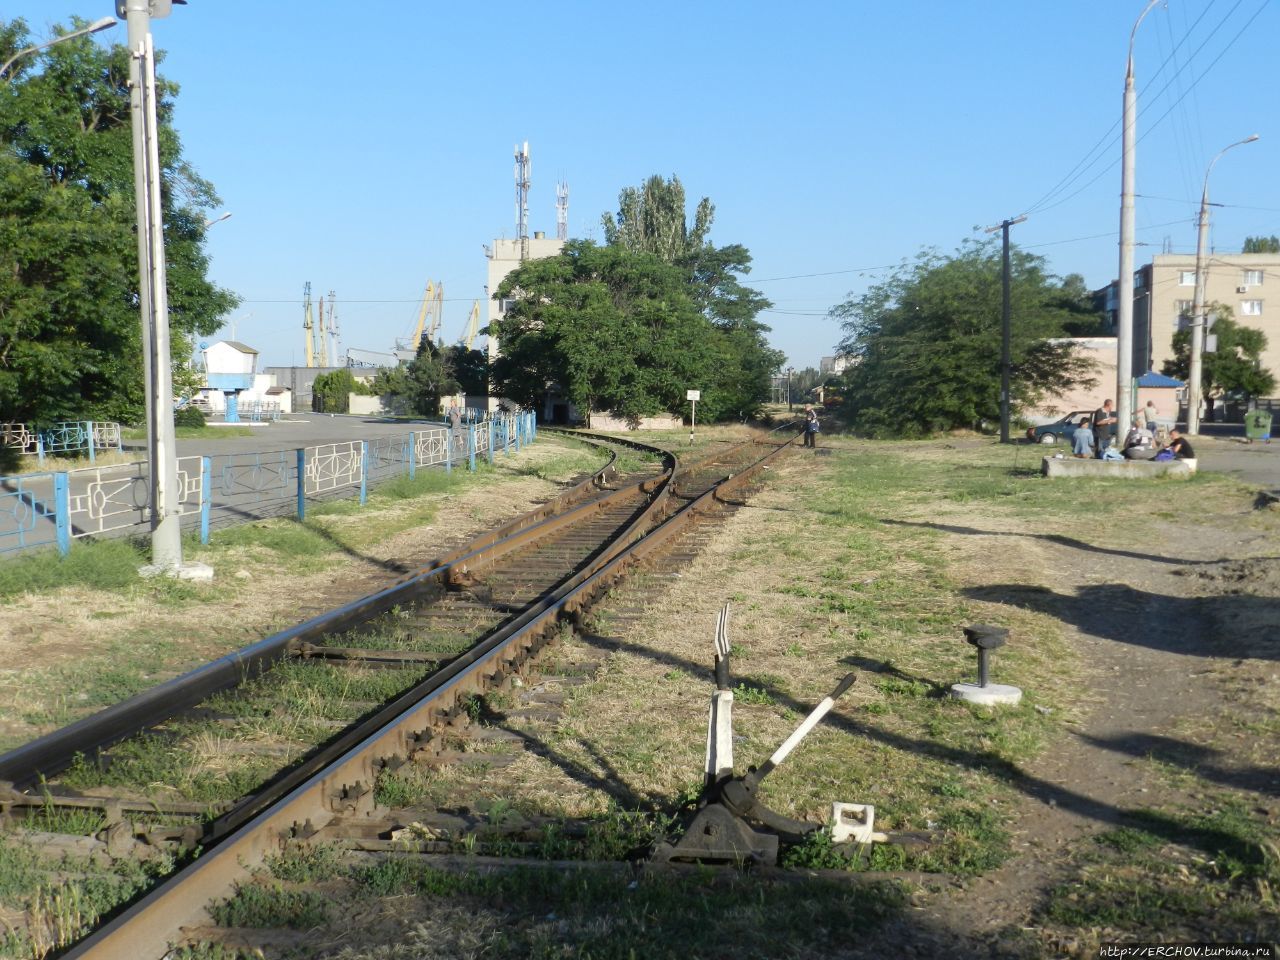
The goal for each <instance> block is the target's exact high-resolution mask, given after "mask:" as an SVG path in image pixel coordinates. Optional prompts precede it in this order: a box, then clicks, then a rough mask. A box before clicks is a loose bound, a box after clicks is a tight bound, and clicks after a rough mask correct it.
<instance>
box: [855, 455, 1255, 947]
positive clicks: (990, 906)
mask: <svg viewBox="0 0 1280 960" xmlns="http://www.w3.org/2000/svg"><path fill="white" fill-rule="evenodd" d="M961 446H963V445H961ZM1161 507H1162V504H1161V503H1160V502H1159V500H1158V498H1153V499H1152V501H1151V503H1150V504H1149V510H1148V511H1147V513H1148V514H1149V517H1150V522H1149V524H1145V525H1144V524H1138V525H1137V526H1136V527H1135V525H1134V524H1133V523H1123V524H1122V525H1120V526H1121V530H1120V531H1116V532H1118V533H1122V534H1123V533H1127V534H1129V536H1127V537H1126V536H1123V535H1122V536H1120V537H1115V536H1114V535H1113V536H1108V527H1109V526H1111V524H1112V522H1113V521H1112V520H1111V518H1108V517H1106V516H1105V515H1102V514H1101V512H1099V511H1091V510H1090V509H1089V506H1088V504H1087V503H1085V504H1082V509H1081V513H1080V517H1079V521H1080V522H1079V523H1078V524H1073V525H1072V527H1071V528H1070V529H1065V530H1064V529H1062V528H1061V527H1059V526H1057V525H1056V524H1051V525H1042V524H1036V523H1034V522H1033V523H1030V524H1028V523H1026V522H1024V521H1019V520H1018V519H1015V518H1012V517H1010V516H1009V514H1008V512H1007V511H1001V510H984V509H982V507H981V506H980V505H976V504H970V505H966V506H965V507H964V508H962V509H961V508H955V507H954V506H953V507H951V508H950V509H943V510H939V509H937V507H936V505H931V506H930V509H929V510H928V511H921V518H920V520H919V521H918V522H919V523H922V524H924V525H927V526H929V527H932V528H933V529H937V530H941V531H943V532H944V534H945V536H946V541H945V543H946V549H948V550H949V551H952V553H953V567H952V573H953V576H954V577H955V578H956V580H957V582H958V583H959V584H960V586H961V590H960V592H961V593H962V594H963V595H965V596H968V597H970V598H972V599H976V600H980V601H983V602H986V603H990V604H993V605H995V606H996V607H997V608H999V607H1006V608H1008V607H1016V608H1021V609H1024V610H1032V611H1036V612H1040V613H1045V614H1048V615H1050V616H1052V617H1054V618H1056V619H1057V620H1059V621H1060V622H1061V623H1062V625H1063V627H1064V629H1065V639H1066V641H1067V643H1068V644H1069V646H1070V647H1071V649H1072V650H1073V652H1074V653H1075V654H1076V656H1078V657H1079V658H1080V661H1081V665H1082V667H1083V670H1084V674H1083V681H1082V683H1081V684H1080V687H1079V690H1078V694H1079V706H1078V709H1077V711H1076V714H1077V716H1078V717H1079V719H1078V722H1074V723H1070V724H1067V725H1066V726H1065V733H1064V735H1063V736H1062V737H1061V739H1059V740H1058V741H1057V742H1056V743H1055V744H1054V745H1053V746H1052V747H1051V748H1050V749H1049V750H1048V751H1046V752H1045V753H1044V754H1042V755H1041V756H1039V757H1037V758H1036V759H1034V760H1032V761H1030V762H1029V763H1027V764H1025V765H1024V767H1023V769H1022V771H1021V776H1020V778H1019V782H1018V784H1017V785H1018V787H1019V789H1020V790H1021V791H1022V792H1023V794H1024V797H1025V799H1024V801H1023V803H1022V804H1021V806H1020V809H1019V811H1018V816H1017V820H1016V829H1015V835H1016V846H1017V850H1018V852H1017V855H1016V856H1014V857H1013V858H1012V859H1011V860H1009V861H1008V862H1007V863H1006V864H1005V865H1004V866H1003V867H1001V868H1000V869H998V870H996V871H994V872H992V873H989V874H987V875H984V876H982V877H980V878H978V879H976V880H973V881H970V882H968V883H967V884H965V885H964V886H963V887H962V888H960V889H958V890H957V889H949V890H947V891H946V892H945V893H939V894H934V895H926V896H922V897H919V898H918V899H917V900H916V902H915V909H914V910H913V911H912V912H911V913H910V914H909V915H908V916H907V917H905V918H904V919H903V920H901V921H899V922H897V923H896V924H894V925H893V926H892V927H891V928H890V929H888V930H887V931H885V932H883V933H882V934H881V940H882V943H883V942H886V941H887V942H891V943H893V945H894V949H895V951H897V953H898V955H901V956H920V957H932V956H941V955H947V956H951V957H970V956H972V957H988V956H990V957H1006V956H1022V955H1024V954H1025V953H1026V952H1028V951H1029V952H1030V953H1032V954H1037V955H1048V956H1094V955H1095V951H1096V949H1097V947H1098V945H1099V944H1100V943H1104V942H1108V941H1109V940H1113V939H1120V938H1121V937H1120V935H1119V933H1118V932H1117V931H1115V930H1110V929H1108V928H1107V927H1106V926H1105V925H1097V926H1090V927H1085V928H1076V929H1064V928H1063V927H1062V926H1061V925H1054V924H1051V923H1049V924H1046V923H1044V922H1043V913H1044V909H1045V906H1046V903H1047V902H1048V900H1049V899H1050V895H1051V893H1053V891H1054V890H1055V888H1056V887H1059V886H1060V885H1062V884H1064V883H1067V884H1069V883H1070V882H1071V881H1072V880H1073V871H1074V870H1075V869H1076V868H1077V867H1078V860H1079V854H1080V851H1081V849H1082V848H1084V847H1085V846H1086V844H1087V842H1088V841H1089V840H1090V838H1094V837H1096V836H1097V835H1098V834H1100V833H1101V832H1103V831H1105V830H1108V829H1110V828H1114V827H1116V826H1117V825H1119V824H1122V823H1124V822H1126V814H1127V813H1129V812H1132V811H1138V810H1144V809H1150V808H1155V807H1158V808H1160V809H1164V810H1172V809H1179V808H1186V809H1191V810H1195V809H1197V808H1198V809H1203V810H1207V809H1208V806H1210V805H1212V804H1215V803H1220V802H1221V801H1222V799H1223V788H1226V789H1228V790H1231V791H1235V792H1237V795H1238V796H1239V797H1241V798H1243V801H1244V802H1245V803H1247V804H1249V805H1252V806H1253V807H1254V809H1253V810H1252V811H1251V812H1253V813H1255V814H1258V815H1260V816H1262V817H1265V818H1266V822H1267V823H1268V824H1269V826H1270V828H1271V830H1272V834H1271V835H1272V836H1273V837H1274V836H1275V835H1276V833H1275V831H1276V830H1277V829H1280V766H1277V761H1278V760H1280V753H1278V752H1277V744H1276V743H1275V740H1274V737H1268V738H1266V739H1265V740H1264V741H1261V742H1259V741H1256V740H1254V739H1253V738H1252V737H1251V736H1250V735H1249V733H1248V730H1249V729H1250V728H1251V726H1252V727H1256V726H1257V725H1261V726H1262V727H1263V728H1264V729H1267V730H1273V729H1274V723H1275V719H1276V717H1277V715H1278V713H1277V708H1278V707H1280V692H1278V690H1277V684H1276V681H1277V680H1278V679H1280V665H1278V664H1277V660H1278V659H1280V555H1277V550H1276V539H1275V533H1276V526H1277V524H1276V520H1277V517H1276V515H1275V508H1274V507H1273V508H1270V510H1268V509H1267V508H1266V507H1265V506H1261V507H1260V506H1259V503H1258V501H1257V500H1255V498H1254V497H1253V496H1252V495H1251V493H1250V492H1249V491H1248V490H1246V489H1244V488H1243V487H1242V488H1241V489H1240V490H1239V491H1237V492H1235V493H1234V495H1228V496H1222V495H1221V494H1219V495H1218V496H1215V497H1213V498H1206V499H1205V500H1204V502H1203V503H1202V504H1200V507H1201V510H1200V511H1199V512H1198V513H1194V514H1193V513H1184V514H1182V515H1180V516H1170V515H1169V514H1168V513H1167V512H1162V510H1161ZM1135 531H1136V532H1137V535H1136V536H1135V535H1133V534H1134V532H1135ZM1109 542H1110V543H1115V544H1116V545H1114V546H1111V545H1107V544H1108V543H1109ZM1170 768H1173V771H1174V772H1175V773H1183V774H1187V775H1185V776H1182V777H1181V778H1178V777H1176V776H1174V777H1171V776H1170ZM1188 882H1192V881H1190V879H1189V880H1188ZM1266 897H1267V899H1269V891H1266ZM1274 928H1275V925H1274V922H1273V924H1272V929H1273V930H1274ZM1179 932H1180V931H1179V930H1178V929H1177V927H1176V926H1173V927H1170V928H1169V929H1168V930H1167V931H1165V932H1164V935H1163V936H1162V935H1161V934H1162V931H1161V930H1160V929H1158V928H1157V929H1155V930H1152V931H1150V933H1152V934H1154V935H1155V936H1156V938H1159V939H1183V937H1182V936H1178V934H1179ZM1198 933H1199V934H1201V935H1203V934H1204V933H1205V931H1204V930H1203V928H1201V929H1200V930H1199V931H1198ZM1019 940H1029V941H1031V942H1030V943H1027V942H1023V943H1018V941H1019ZM881 949H883V946H879V947H877V948H876V949H873V950H871V951H869V955H877V956H878V955H883V954H881V953H880V952H879V950H881ZM1042 952H1043V953H1042Z"/></svg>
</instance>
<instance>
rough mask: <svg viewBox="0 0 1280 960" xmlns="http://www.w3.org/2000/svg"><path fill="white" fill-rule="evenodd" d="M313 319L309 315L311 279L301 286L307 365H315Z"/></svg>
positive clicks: (303, 337) (303, 333)
mask: <svg viewBox="0 0 1280 960" xmlns="http://www.w3.org/2000/svg"><path fill="white" fill-rule="evenodd" d="M314 331H315V321H314V320H313V319H312V316H311V281H310V280H308V281H307V282H306V285H305V286H304V287H303V288H302V340H303V343H304V344H305V345H306V355H307V366H308V367H314V366H315V365H316V348H315V338H314V336H313V333H314Z"/></svg>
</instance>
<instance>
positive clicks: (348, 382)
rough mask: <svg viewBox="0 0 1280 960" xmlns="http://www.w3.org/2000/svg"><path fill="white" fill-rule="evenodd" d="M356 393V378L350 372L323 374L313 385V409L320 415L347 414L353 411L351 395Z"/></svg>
mask: <svg viewBox="0 0 1280 960" xmlns="http://www.w3.org/2000/svg"><path fill="white" fill-rule="evenodd" d="M355 392H356V378H355V377H354V376H352V374H351V371H350V370H331V371H330V372H329V373H322V374H320V376H318V377H316V378H315V380H314V381H313V382H312V384H311V409H312V410H315V411H318V412H320V413H346V412H347V411H348V410H350V409H351V394H353V393H355Z"/></svg>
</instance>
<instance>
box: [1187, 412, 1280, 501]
mask: <svg viewBox="0 0 1280 960" xmlns="http://www.w3.org/2000/svg"><path fill="white" fill-rule="evenodd" d="M1193 443H1194V445H1195V450H1196V455H1197V459H1198V461H1199V463H1198V466H1199V468H1200V469H1201V470H1213V471H1216V472H1219V473H1229V474H1232V475H1233V476H1236V477H1239V478H1240V479H1241V480H1242V481H1244V482H1245V483H1247V484H1250V485H1251V486H1256V487H1258V488H1260V489H1262V490H1280V439H1275V440H1272V441H1271V442H1270V443H1262V442H1254V443H1247V442H1246V441H1245V439H1244V428H1243V427H1241V426H1240V425H1239V424H1221V423H1214V424H1207V425H1205V426H1204V427H1203V428H1202V430H1201V435H1200V436H1199V437H1196V438H1195V439H1194V441H1193Z"/></svg>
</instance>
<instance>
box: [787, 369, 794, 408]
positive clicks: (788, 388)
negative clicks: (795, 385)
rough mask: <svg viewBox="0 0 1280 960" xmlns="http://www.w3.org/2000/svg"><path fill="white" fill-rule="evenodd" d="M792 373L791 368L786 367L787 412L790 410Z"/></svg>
mask: <svg viewBox="0 0 1280 960" xmlns="http://www.w3.org/2000/svg"><path fill="white" fill-rule="evenodd" d="M793 372H794V368H793V367H787V410H788V411H789V410H790V409H791V374H792V373H793Z"/></svg>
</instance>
